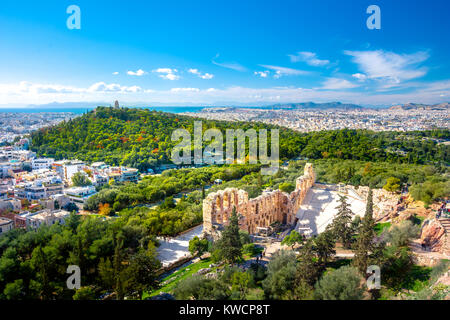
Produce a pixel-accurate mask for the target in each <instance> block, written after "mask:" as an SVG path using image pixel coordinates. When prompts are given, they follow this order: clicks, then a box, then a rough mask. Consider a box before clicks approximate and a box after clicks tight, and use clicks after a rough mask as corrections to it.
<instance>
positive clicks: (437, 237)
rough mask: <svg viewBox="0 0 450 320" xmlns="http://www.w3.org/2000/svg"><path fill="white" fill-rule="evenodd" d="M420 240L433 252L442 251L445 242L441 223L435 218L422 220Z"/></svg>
mask: <svg viewBox="0 0 450 320" xmlns="http://www.w3.org/2000/svg"><path fill="white" fill-rule="evenodd" d="M420 242H421V243H422V244H424V245H426V246H427V247H428V248H430V249H431V251H433V252H442V251H443V249H444V244H445V229H444V227H443V226H442V224H441V223H440V222H439V221H438V220H436V219H432V220H426V221H424V223H423V226H422V232H421V235H420Z"/></svg>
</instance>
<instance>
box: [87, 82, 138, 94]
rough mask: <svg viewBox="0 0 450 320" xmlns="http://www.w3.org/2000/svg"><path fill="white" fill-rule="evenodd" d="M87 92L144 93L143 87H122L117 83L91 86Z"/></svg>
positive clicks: (99, 83) (98, 83) (100, 83)
mask: <svg viewBox="0 0 450 320" xmlns="http://www.w3.org/2000/svg"><path fill="white" fill-rule="evenodd" d="M86 91H87V92H121V93H127V92H128V93H137V92H140V91H142V88H141V87H138V86H131V87H127V86H121V85H120V84H117V83H111V84H106V83H105V82H97V83H94V84H93V85H91V86H90V87H89V88H88V89H87V90H86Z"/></svg>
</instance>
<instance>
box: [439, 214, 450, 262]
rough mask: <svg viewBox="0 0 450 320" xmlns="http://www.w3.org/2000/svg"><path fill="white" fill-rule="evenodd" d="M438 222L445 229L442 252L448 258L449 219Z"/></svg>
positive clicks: (449, 245)
mask: <svg viewBox="0 0 450 320" xmlns="http://www.w3.org/2000/svg"><path fill="white" fill-rule="evenodd" d="M439 222H440V223H441V225H442V226H443V227H444V229H445V243H444V247H443V250H442V252H443V253H444V254H445V255H447V256H450V218H444V219H439Z"/></svg>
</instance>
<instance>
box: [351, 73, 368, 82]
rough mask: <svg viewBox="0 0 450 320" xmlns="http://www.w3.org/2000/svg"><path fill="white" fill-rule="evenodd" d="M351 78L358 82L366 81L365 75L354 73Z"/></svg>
mask: <svg viewBox="0 0 450 320" xmlns="http://www.w3.org/2000/svg"><path fill="white" fill-rule="evenodd" d="M352 77H353V78H356V79H358V80H360V81H364V80H366V79H367V76H366V75H365V74H363V73H355V74H352Z"/></svg>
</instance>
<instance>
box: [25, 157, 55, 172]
mask: <svg viewBox="0 0 450 320" xmlns="http://www.w3.org/2000/svg"><path fill="white" fill-rule="evenodd" d="M53 162H55V159H53V158H37V159H32V160H31V168H32V169H33V170H39V169H50V168H51V166H52V164H53Z"/></svg>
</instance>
